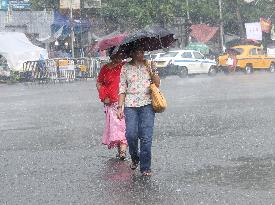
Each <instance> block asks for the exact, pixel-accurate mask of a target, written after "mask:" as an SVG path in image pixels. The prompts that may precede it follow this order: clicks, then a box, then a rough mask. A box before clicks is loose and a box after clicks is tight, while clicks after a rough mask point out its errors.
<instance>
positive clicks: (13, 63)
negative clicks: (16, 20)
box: [0, 32, 48, 71]
mask: <svg viewBox="0 0 275 205" xmlns="http://www.w3.org/2000/svg"><path fill="white" fill-rule="evenodd" d="M0 55H2V56H4V57H5V58H6V59H7V63H8V65H9V67H10V69H11V70H14V71H22V69H23V63H24V62H26V61H36V60H39V59H48V53H47V50H46V49H44V48H41V47H38V46H35V45H33V44H32V43H31V42H30V41H29V39H28V38H27V37H26V35H25V34H24V33H17V32H0Z"/></svg>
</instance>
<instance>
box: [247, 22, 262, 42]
mask: <svg viewBox="0 0 275 205" xmlns="http://www.w3.org/2000/svg"><path fill="white" fill-rule="evenodd" d="M245 29H246V38H247V39H253V40H259V41H261V40H262V39H263V34H262V28H261V24H260V22H257V23H246V24H245Z"/></svg>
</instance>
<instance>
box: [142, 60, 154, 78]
mask: <svg viewBox="0 0 275 205" xmlns="http://www.w3.org/2000/svg"><path fill="white" fill-rule="evenodd" d="M152 62H153V61H149V60H145V62H144V64H145V66H146V68H147V69H148V72H149V75H150V78H151V83H152V76H153V75H154V74H153V72H152Z"/></svg>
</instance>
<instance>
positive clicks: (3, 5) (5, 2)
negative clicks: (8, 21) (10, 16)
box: [0, 0, 9, 10]
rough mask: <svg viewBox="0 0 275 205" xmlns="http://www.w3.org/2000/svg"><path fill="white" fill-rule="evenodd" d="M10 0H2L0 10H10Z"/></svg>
mask: <svg viewBox="0 0 275 205" xmlns="http://www.w3.org/2000/svg"><path fill="white" fill-rule="evenodd" d="M8 7H9V5H8V0H0V10H8Z"/></svg>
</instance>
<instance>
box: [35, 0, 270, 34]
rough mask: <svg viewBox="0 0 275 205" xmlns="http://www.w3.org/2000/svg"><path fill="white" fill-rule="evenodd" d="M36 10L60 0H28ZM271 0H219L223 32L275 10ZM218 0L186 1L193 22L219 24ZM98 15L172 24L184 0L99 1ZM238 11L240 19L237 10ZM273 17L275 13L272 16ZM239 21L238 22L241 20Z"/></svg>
mask: <svg viewBox="0 0 275 205" xmlns="http://www.w3.org/2000/svg"><path fill="white" fill-rule="evenodd" d="M30 1H31V3H32V6H33V9H35V10H42V9H43V8H58V4H59V0H30ZM273 1H274V0H259V1H257V0H255V1H253V2H252V3H249V4H248V3H246V2H245V1H244V0H222V2H223V3H222V10H223V17H224V25H225V31H228V32H231V33H239V31H238V29H239V24H241V23H244V22H255V21H259V18H260V17H261V16H264V17H266V18H267V17H270V16H272V14H273V13H274V11H275V4H274V3H273ZM218 2H219V0H189V12H190V16H191V20H192V22H193V23H208V24H213V25H218V24H219V23H220V20H219V5H218ZM102 4H103V7H102V9H101V16H102V17H103V18H106V19H108V20H110V21H111V22H112V23H113V24H118V25H120V26H122V27H123V28H127V29H131V28H141V27H144V26H145V25H148V24H152V23H161V24H164V25H172V24H173V17H176V16H184V17H186V13H187V6H186V0H102ZM238 10H239V14H240V15H239V16H238V17H239V18H238V17H237V11H238ZM273 17H275V15H274V16H273ZM240 20H241V21H240Z"/></svg>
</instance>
